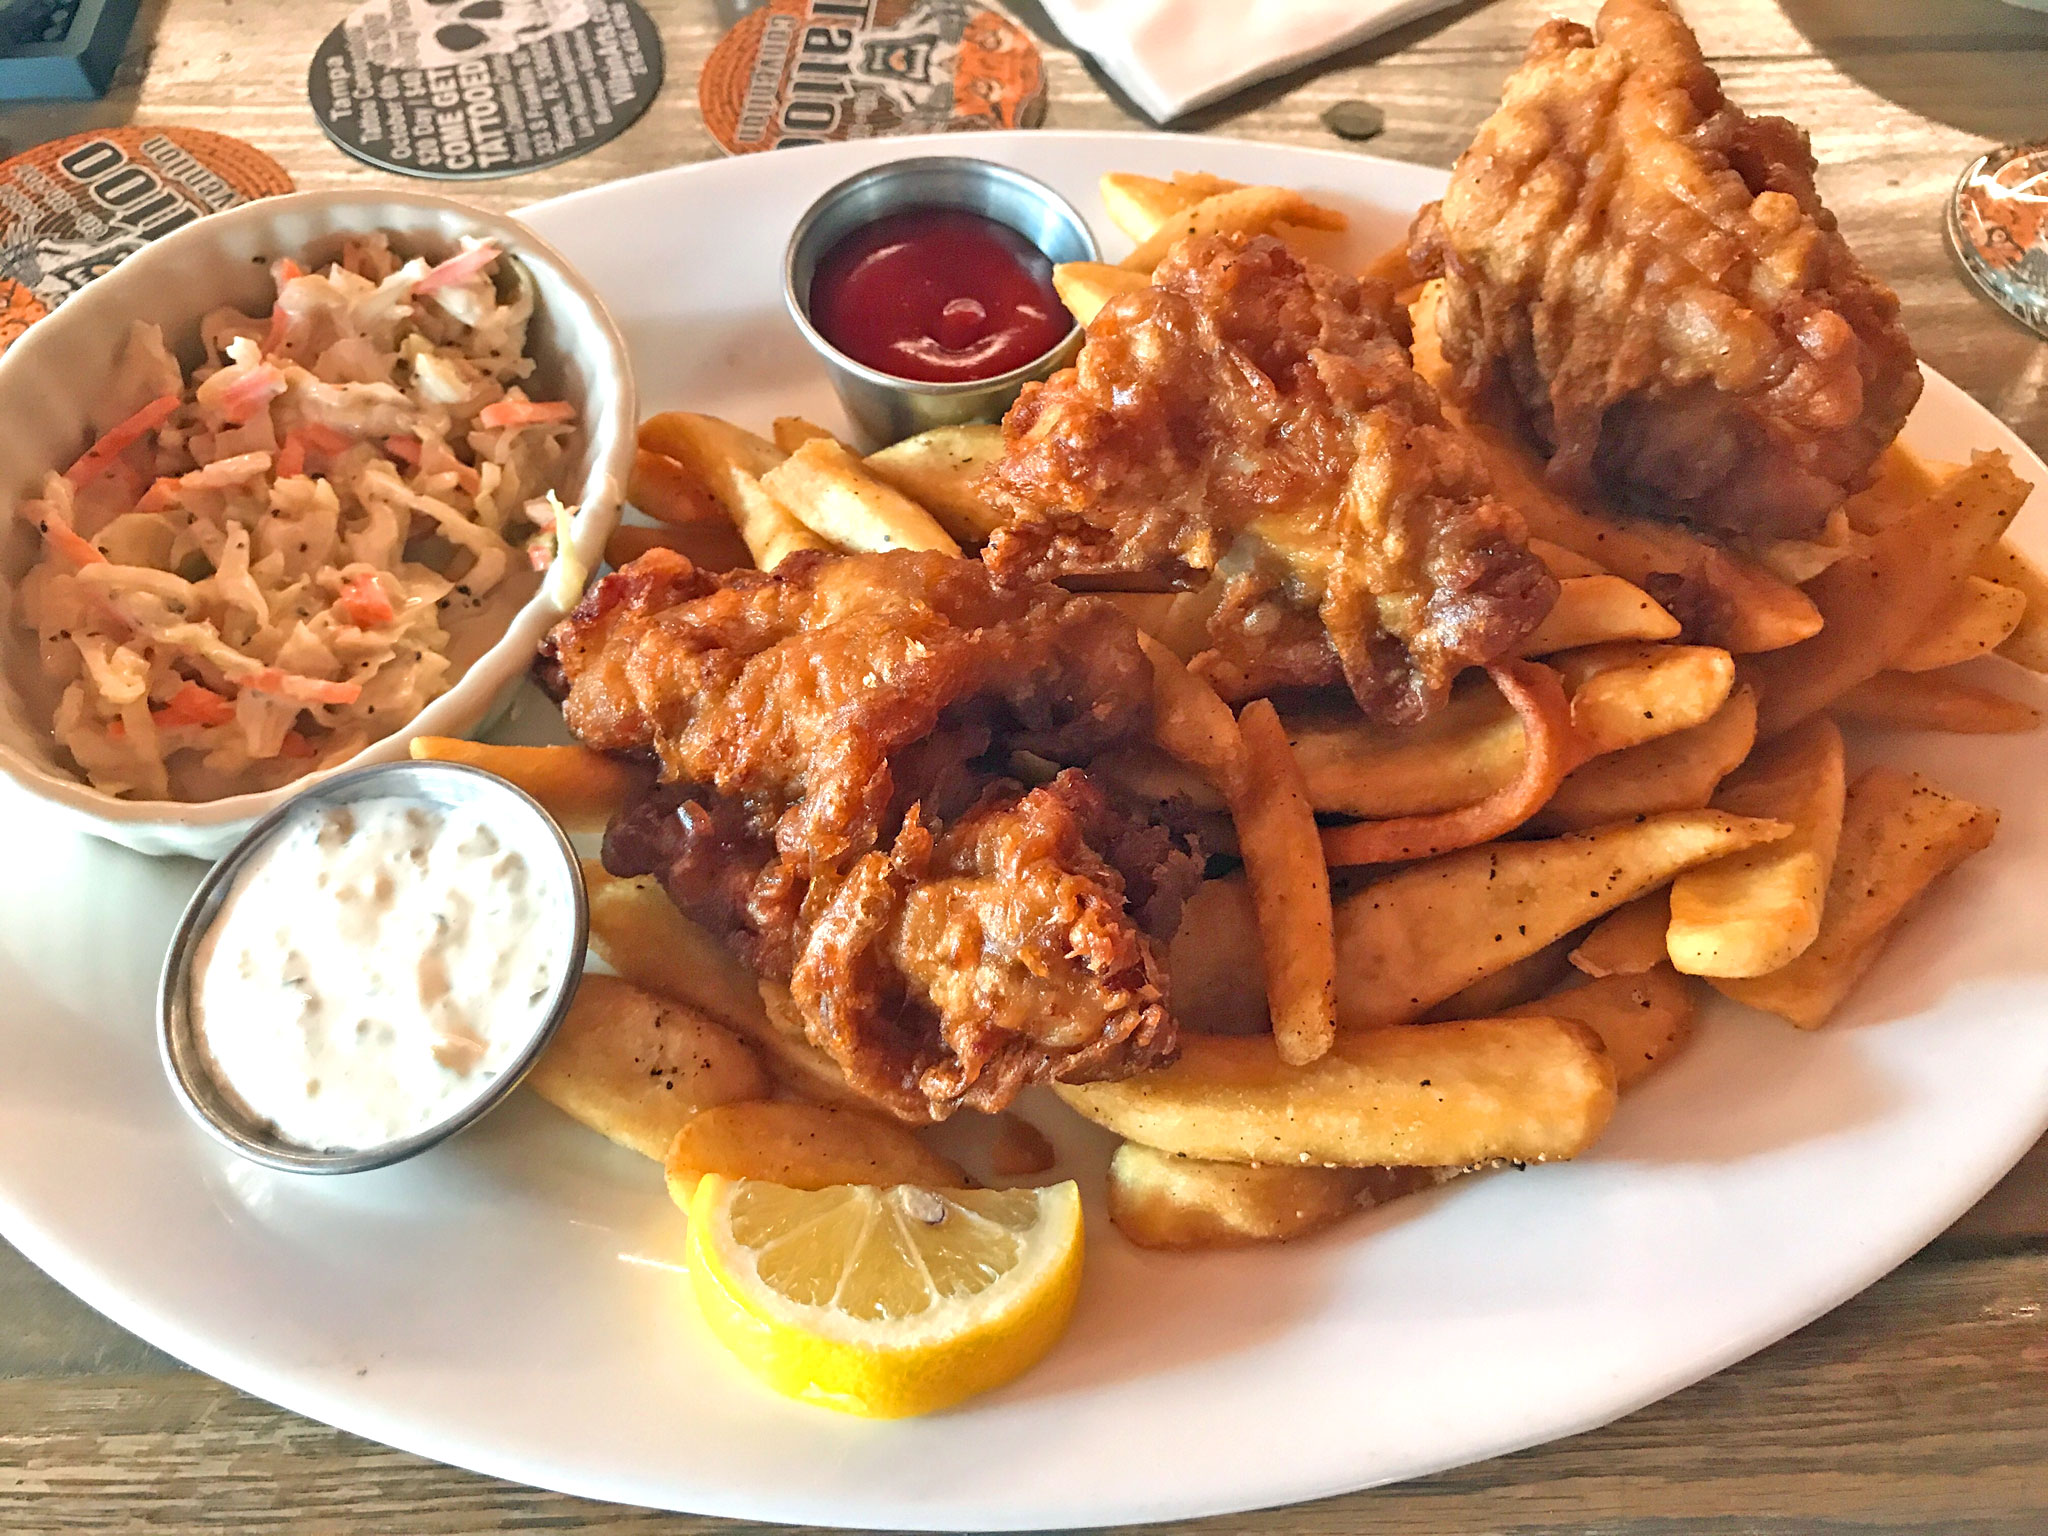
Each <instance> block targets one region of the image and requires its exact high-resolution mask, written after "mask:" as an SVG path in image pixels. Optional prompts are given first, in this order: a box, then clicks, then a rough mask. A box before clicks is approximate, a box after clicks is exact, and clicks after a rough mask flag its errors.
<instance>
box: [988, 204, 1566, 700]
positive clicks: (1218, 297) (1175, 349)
mask: <svg viewBox="0 0 2048 1536" xmlns="http://www.w3.org/2000/svg"><path fill="white" fill-rule="evenodd" d="M1407 340H1408V336H1407V317H1406V315H1405V313H1404V312H1403V311H1402V310H1401V309H1400V308H1399V306H1397V305H1396V304H1394V302H1393V297H1392V291H1391V290H1390V289H1389V288H1387V287H1386V286H1385V285H1384V284H1379V283H1370V282H1362V281H1360V280H1358V279H1355V278H1350V277H1346V276H1343V275H1341V274H1339V273H1336V272H1333V271H1330V270H1328V269H1327V268H1322V267H1317V266H1313V265H1307V264H1304V263H1303V262H1301V261H1299V260H1297V259H1296V258H1295V257H1294V255H1293V254H1292V253H1290V252H1289V251H1288V250H1287V248H1286V247H1285V246H1284V245H1282V244H1281V243H1280V242H1279V241H1277V240H1275V239H1273V238H1271V237H1270V236H1257V237H1253V238H1246V237H1244V236H1241V235H1212V236H1206V237H1201V238H1196V239H1190V240H1185V241H1183V242H1181V244H1180V245H1178V246H1176V247H1175V248H1174V250H1173V251H1172V252H1171V253H1169V255H1168V256H1167V258H1166V260H1165V261H1164V262H1162V263H1161V264H1160V266H1159V268H1158V270H1157V271H1156V272H1155V273H1154V275H1153V286H1151V287H1149V288H1145V289H1141V290H1139V291H1137V292H1135V293H1130V294H1125V295H1123V296H1121V297H1119V298H1117V299H1115V300H1113V301H1112V302H1111V303H1110V304H1108V305H1106V306H1105V307H1104V308H1103V310H1102V312H1101V313H1100V314H1099V315H1097V316H1096V318H1095V320H1094V321H1093V322H1092V323H1091V324H1090V325H1089V327H1088V338H1087V341H1086V344H1085V345H1084V346H1083V347H1082V350H1081V354H1080V356H1079V358H1078V359H1077V361H1076V363H1075V366H1074V367H1073V368H1071V369H1068V370H1066V371H1064V372H1061V373H1059V374H1056V375H1054V376H1053V377H1052V378H1051V379H1049V380H1047V381H1046V382H1045V383H1043V384H1040V385H1029V386H1026V388H1025V391H1024V393H1023V395H1022V396H1020V397H1019V399H1018V401H1017V404H1016V405H1015V406H1014V407H1013V408H1012V409H1011V411H1010V413H1009V416H1008V418H1007V419H1006V420H1005V422H1004V424H1003V426H1004V438H1005V449H1004V454H1003V458H1002V459H1001V461H1000V462H999V463H998V464H997V466H996V467H995V468H994V469H993V470H992V471H991V473H990V475H989V477H988V478H987V479H986V480H985V481H984V482H983V485H984V491H985V493H986V494H987V495H988V497H989V499H990V500H991V501H992V502H994V503H995V504H996V505H997V507H998V508H999V509H1000V510H1001V511H1002V512H1004V513H1005V514H1006V516H1007V518H1008V522H1007V525H1006V526H1004V527H1003V528H1001V529H1000V530H999V531H998V532H997V533H996V535H995V537H994V538H993V539H992V540H991V542H990V544H989V547H988V549H987V551H986V552H985V558H986V560H987V562H988V564H989V566H990V568H991V569H993V570H994V571H996V572H997V574H998V575H999V576H1001V577H1002V578H1003V579H1004V580H1006V581H1015V580H1034V579H1035V580H1049V579H1054V578H1069V579H1070V578H1075V577H1102V576H1120V577H1127V576H1131V575H1135V574H1139V573H1143V574H1147V575H1153V576H1160V575H1163V576H1166V577H1169V578H1173V579H1178V580H1182V581H1191V580H1192V579H1193V577H1194V573H1197V572H1207V571H1214V572H1217V573H1218V574H1219V575H1220V576H1221V577H1222V579H1223V580H1224V582H1225V588H1224V592H1223V598H1222V601H1221V602H1220V603H1219V604H1218V605H1217V607H1216V609H1215V612H1214V616H1213V617H1212V619H1211V621H1210V633H1211V636H1212V638H1213V641H1214V644H1215V650H1214V651H1213V652H1211V653H1208V654H1206V655H1205V656H1204V657H1203V658H1201V659H1200V661H1199V669H1200V670H1202V671H1204V672H1206V673H1207V674H1208V675H1209V677H1210V678H1211V680H1212V681H1214V682H1215V683H1217V685H1218V686H1219V687H1220V688H1222V689H1223V691H1224V692H1225V693H1226V695H1227V696H1233V697H1238V698H1243V697H1249V696H1252V695H1255V694H1263V693H1267V692H1271V691H1273V690H1274V689H1277V688H1287V687H1310V686H1322V685H1327V684H1348V685H1349V687H1350V688H1351V691H1352V692H1353V693H1354V694H1355V695H1356V696H1357V698H1358V701H1359V703H1360V704H1361V705H1362V706H1363V707H1364V708H1365V709H1366V710H1367V711H1368V712H1369V713H1371V714H1373V715H1374V716H1376V717H1378V718H1380V719H1383V720H1391V721H1407V720H1414V719H1419V718H1421V717H1422V716H1424V715H1426V714H1428V713H1429V712H1430V711H1432V710H1433V709H1435V708H1436V707H1437V706H1438V705H1439V704H1441V703H1442V701H1443V699H1444V697H1445V695H1446V694H1447V692H1448V690H1449V687H1450V683H1451V679H1452V678H1453V677H1455V676H1456V675H1457V673H1458V672H1460V671H1461V670H1463V669H1464V668H1465V667H1467V666H1470V665H1474V664H1479V663H1484V662H1487V661H1490V660H1493V659H1494V658H1496V657H1498V656H1500V655H1503V654H1505V653H1507V652H1509V651H1511V650H1512V649H1513V647H1514V646H1515V645H1516V644H1517V643H1518V642H1519V641H1520V640H1521V639H1522V638H1523V636H1525V635H1526V634H1528V633H1529V631H1530V630H1532V629H1533V628H1534V627H1535V626H1536V624H1537V623H1538V622H1540V621H1541V619H1542V617H1543V615H1544V614H1545V613H1546V612H1547V611H1548V610H1549V607H1550V604H1551V603H1552V602H1553V601H1554V600H1555V596H1556V585H1555V583H1554V582H1553V581H1552V580H1551V578H1550V576H1549V574H1548V573H1547V572H1546V571H1545V570H1544V568H1543V566H1542V565H1541V563H1540V562H1538V561H1537V560H1536V559H1535V557H1534V556H1532V555H1531V554H1530V553H1529V552H1528V549H1527V548H1526V546H1525V544H1524V541H1523V533H1522V529H1521V526H1520V522H1519V520H1518V519H1517V518H1516V517H1515V515H1514V514H1513V513H1512V512H1511V511H1509V510H1508V509H1507V508H1506V507H1505V506H1503V505H1502V504H1501V503H1500V502H1498V501H1497V500H1495V499H1494V498H1493V496H1492V495H1491V492H1490V488H1489V485H1488V482H1487V476H1486V471H1485V468H1484V466H1483V464H1482V463H1481V462H1480V460H1479V458H1478V457H1477V456H1476V455H1475V453H1474V452H1473V451H1472V449H1471V448H1470V446H1469V445H1468V444H1467V443H1466V442H1465V441H1464V440H1463V439H1462V437H1460V436H1459V434H1458V433H1457V432H1456V431H1455V430H1454V429H1453V428H1451V427H1449V426H1447V425H1446V424H1445V422H1444V420H1443V417H1442V414H1441V412H1440V411H1439V409H1438V406H1437V401H1436V397H1435V395H1434V393H1433V392H1432V391H1431V390H1430V388H1429V386H1428V385H1427V384H1426V383H1424V382H1423V381H1422V379H1421V378H1419V377H1418V376H1417V375H1416V373H1415V370H1414V368H1413V367H1412V366H1411V364H1410V361H1409V357H1408V353H1407V349H1406V344H1407Z"/></svg>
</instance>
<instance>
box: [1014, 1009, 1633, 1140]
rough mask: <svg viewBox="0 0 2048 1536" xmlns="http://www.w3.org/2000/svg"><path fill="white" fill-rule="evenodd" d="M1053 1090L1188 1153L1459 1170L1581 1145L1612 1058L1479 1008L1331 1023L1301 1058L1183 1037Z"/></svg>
mask: <svg viewBox="0 0 2048 1536" xmlns="http://www.w3.org/2000/svg"><path fill="white" fill-rule="evenodd" d="M1054 1091H1055V1092H1056V1093H1058V1094H1059V1096H1060V1097H1061V1098H1062V1099H1064V1100H1066V1101H1067V1103H1069V1104H1071V1105H1072V1106H1073V1107H1074V1108H1075V1109H1077V1110H1079V1111H1080V1112H1081V1113H1082V1114H1083V1115H1085V1116H1087V1118H1089V1119H1090V1120H1093V1121H1095V1122H1096V1123H1097V1124H1099V1125H1106V1126H1108V1127H1109V1128H1110V1129H1111V1130H1113V1131H1115V1132H1116V1133H1117V1134H1118V1135H1119V1136H1122V1137H1124V1138H1125V1139H1126V1140H1129V1141H1135V1142H1138V1143H1139V1144H1141V1145H1143V1146H1148V1147H1156V1148H1158V1149H1159V1150H1160V1151H1162V1152H1177V1153H1180V1154H1182V1155H1183V1156H1187V1157H1201V1158H1210V1159H1213V1160H1215V1161H1219V1162H1228V1163H1332V1164H1337V1165H1341V1166H1345V1167H1354V1168H1358V1167H1379V1166H1384V1167H1393V1168H1412V1167H1430V1168H1443V1167H1465V1166H1468V1165H1470V1164H1473V1163H1483V1162H1491V1161H1493V1160H1494V1159H1496V1158H1502V1159H1511V1160H1513V1161H1516V1162H1524V1163H1534V1162H1547V1161H1549V1160H1551V1159H1553V1158H1567V1157H1574V1156H1576V1155H1577V1154H1579V1153H1580V1152H1582V1151H1584V1150H1585V1149H1586V1148H1587V1147H1588V1146H1590V1145H1591V1144H1592V1142H1593V1139H1594V1138H1595V1137H1596V1136H1598V1135H1599V1134H1600V1131H1601V1130H1602V1128H1603V1127H1605V1126H1606V1124H1607V1119H1608V1116H1609V1115H1611V1114H1612V1113H1613V1110H1614V1065H1613V1063H1612V1062H1610V1061H1609V1060H1608V1059H1607V1052H1606V1049H1605V1048H1604V1047H1603V1046H1602V1045H1601V1044H1600V1037H1599V1036H1598V1035H1596V1034H1594V1033H1593V1031H1592V1030H1590V1029H1588V1028H1586V1027H1585V1026H1584V1025H1583V1024H1571V1023H1566V1022H1564V1021H1562V1020H1556V1019H1537V1018H1516V1019H1481V1020H1478V1021H1475V1022H1464V1023H1456V1024H1409V1025H1403V1026H1401V1027H1399V1028H1394V1029H1346V1030H1340V1031H1339V1032H1338V1035H1337V1043H1336V1044H1335V1045H1334V1046H1333V1047H1332V1048H1331V1050H1330V1052H1329V1054H1328V1055H1326V1056H1324V1057H1322V1058H1321V1059H1320V1060H1318V1061H1314V1062H1311V1063H1309V1065H1307V1066H1305V1067H1296V1066H1289V1065H1288V1064H1287V1063H1286V1062H1284V1061H1282V1060H1281V1059H1280V1053H1279V1051H1278V1050H1277V1049H1275V1047H1274V1044H1273V1042H1272V1041H1271V1040H1270V1039H1263V1038H1254V1039H1232V1038H1230V1037H1229V1036H1227V1035H1190V1036H1188V1037H1187V1038H1185V1039H1184V1040H1182V1041H1181V1054H1180V1059H1179V1060H1178V1061H1176V1062H1174V1063H1173V1064H1172V1065H1171V1066H1168V1067H1163V1068H1161V1069H1160V1070H1159V1071H1156V1072H1145V1073H1141V1074H1139V1075H1138V1076H1136V1077H1130V1078H1125V1079H1124V1080H1123V1081H1121V1082H1115V1083H1088V1084H1078V1083H1076V1084H1066V1083H1062V1084H1056V1085H1055V1087H1054Z"/></svg>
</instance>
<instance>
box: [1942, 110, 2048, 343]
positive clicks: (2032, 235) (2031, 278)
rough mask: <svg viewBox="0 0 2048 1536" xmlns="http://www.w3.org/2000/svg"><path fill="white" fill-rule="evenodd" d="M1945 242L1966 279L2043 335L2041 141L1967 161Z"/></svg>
mask: <svg viewBox="0 0 2048 1536" xmlns="http://www.w3.org/2000/svg"><path fill="white" fill-rule="evenodd" d="M1947 222H1948V242H1949V246H1950V248H1951V249H1952V250H1953V251H1954V252H1955V255H1956V260H1957V261H1958V262H1959V263H1961V265H1962V268H1963V271H1964V272H1965V273H1966V274H1967V275H1968V276H1969V279H1970V281H1971V282H1973V283H1975V284H1976V285H1977V287H1978V288H1979V289H1980V290H1981V291H1982V292H1983V293H1984V295H1985V297H1986V298H1988V299H1990V300H1991V301H1992V302H1993V303H1994V304H1996V305H1997V306H1998V307H1999V308H2000V309H2002V310H2004V311H2005V312H2006V313H2007V314H2009V315H2011V316H2012V317H2013V318H2014V319H2015V320H2018V321H2019V322H2020V323H2021V324H2022V325H2024V326H2026V327H2027V328H2028V329H2029V330H2032V331H2034V332H2036V333H2037V334H2039V335H2041V336H2048V144H2017V145H2014V144H2008V145H2006V146H2005V147H2003V148H2001V149H1994V150H1992V151H1991V152H1990V153H1988V154H1985V155H1980V156H1979V157H1978V158H1977V159H1975V160H1973V161H1971V162H1970V164H1969V165H1968V166H1967V167H1966V168H1965V169H1964V171H1963V174H1962V175H1961V177H1959V178H1958V179H1957V181H1956V189H1955V192H1954V194H1953V195H1952V196H1951V197H1950V198H1949V204H1948V221H1947Z"/></svg>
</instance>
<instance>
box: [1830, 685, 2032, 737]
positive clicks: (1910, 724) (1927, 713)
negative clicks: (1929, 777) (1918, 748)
mask: <svg viewBox="0 0 2048 1536" xmlns="http://www.w3.org/2000/svg"><path fill="white" fill-rule="evenodd" d="M1832 708H1833V710H1834V712H1835V714H1836V716H1837V717H1839V718H1840V719H1843V720H1854V721H1857V722H1859V723H1860V724H1863V725H1886V726H1891V727H1892V728H1893V729H1895V730H1903V731H1948V732H1951V733H1955V734H1959V735H1965V736H1984V735H2001V734H2008V733H2010V732H2013V731H2031V730H2032V729H2033V728H2034V727H2035V726H2037V725H2039V724H2040V723H2041V716H2040V713H2039V711H2037V710H2036V709H2035V708H2034V707H2033V706H2032V705H2030V704H2022V703H2021V702H2020V701H2019V700H2018V699H2012V698H2007V697H2006V696H2005V695H2004V694H2002V693H1997V692H1994V691H1993V690H1991V689H1989V688H1980V687H1978V686H1977V685H1976V684H1975V683H1966V682H1964V681H1962V679H1960V678H1958V677H1955V676H1954V675H1952V674H1950V673H1947V672H1880V673H1878V674H1877V675H1876V676H1875V677H1868V678H1865V679H1864V680H1863V681H1862V682H1860V683H1858V684H1857V685H1856V686H1855V687H1853V688H1851V689H1849V691H1848V692H1846V693H1844V694H1842V695H1841V696H1840V697H1839V698H1837V699H1836V700H1835V701H1834V703H1833V705H1832Z"/></svg>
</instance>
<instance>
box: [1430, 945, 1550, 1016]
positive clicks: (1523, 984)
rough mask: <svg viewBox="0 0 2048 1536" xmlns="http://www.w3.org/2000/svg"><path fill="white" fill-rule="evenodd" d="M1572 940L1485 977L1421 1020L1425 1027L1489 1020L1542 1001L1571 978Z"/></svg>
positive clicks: (1441, 1004) (1447, 999) (1546, 948)
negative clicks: (1462, 1021) (1568, 953)
mask: <svg viewBox="0 0 2048 1536" xmlns="http://www.w3.org/2000/svg"><path fill="white" fill-rule="evenodd" d="M1570 948H1571V940H1570V939H1569V938H1564V939H1559V940H1557V941H1556V942H1555V943H1552V944H1546V945H1544V946H1543V947H1542V948H1541V949H1539V950H1537V951H1536V953H1535V954H1533V955H1524V956H1523V957H1522V958H1521V959H1519V960H1517V961H1516V962H1515V963H1514V964H1513V965H1508V966H1503V967H1501V969H1499V970H1497V971H1495V972H1493V973H1492V974H1491V975H1487V976H1482V977H1480V978H1479V979H1478V980H1477V981H1475V982H1473V983H1472V985H1471V986H1469V987H1464V988H1461V989H1460V990H1458V991H1456V992H1453V993H1452V994H1451V995H1450V996H1449V997H1447V998H1445V999H1444V1000H1443V1001H1442V1002H1440V1003H1438V1004H1437V1005H1436V1006H1435V1007H1434V1008H1432V1009H1430V1010H1429V1012H1428V1013H1426V1014H1424V1015H1423V1016H1422V1021H1423V1022H1424V1023H1425V1024H1441V1023H1445V1022H1447V1021H1453V1020H1457V1019H1490V1018H1492V1017H1493V1016H1494V1015H1495V1014H1497V1013H1503V1012H1505V1011H1506V1010H1508V1009H1510V1008H1513V1007H1515V1006H1516V1005H1517V1004H1520V1003H1526V1002H1528V1001H1529V1000H1530V999H1531V998H1534V997H1541V996H1543V994H1544V993H1546V992H1549V991H1550V990H1552V989H1553V988H1554V987H1556V986H1557V984H1558V983H1559V982H1560V981H1562V980H1564V978H1565V977H1567V976H1569V975H1570V974H1571V970H1572V967H1571V960H1570V958H1569V957H1568V955H1567V953H1566V952H1567V951H1568V950H1569V949H1570Z"/></svg>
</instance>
